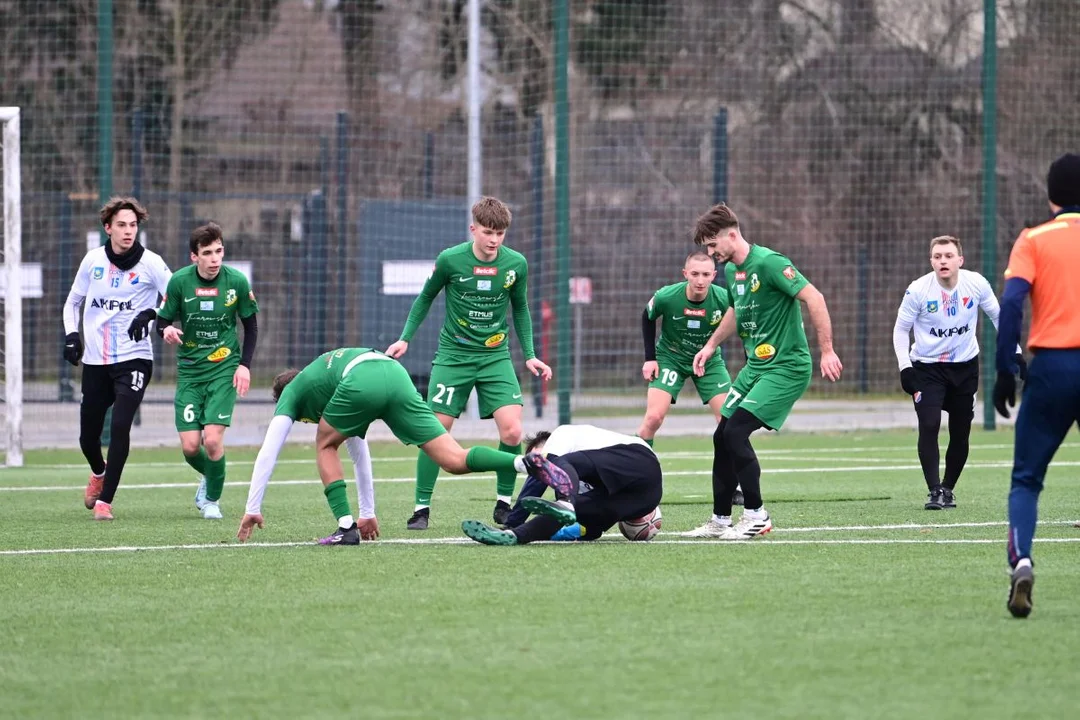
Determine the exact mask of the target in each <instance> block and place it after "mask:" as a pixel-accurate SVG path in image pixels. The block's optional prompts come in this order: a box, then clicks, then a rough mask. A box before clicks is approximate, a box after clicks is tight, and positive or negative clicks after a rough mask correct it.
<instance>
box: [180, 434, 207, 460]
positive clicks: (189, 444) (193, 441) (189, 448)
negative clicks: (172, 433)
mask: <svg viewBox="0 0 1080 720" xmlns="http://www.w3.org/2000/svg"><path fill="white" fill-rule="evenodd" d="M201 445H202V442H200V440H199V439H198V438H189V437H184V438H180V451H181V452H183V453H184V454H185V455H187V456H188V457H194V456H195V455H198V454H199V447H200V446H201Z"/></svg>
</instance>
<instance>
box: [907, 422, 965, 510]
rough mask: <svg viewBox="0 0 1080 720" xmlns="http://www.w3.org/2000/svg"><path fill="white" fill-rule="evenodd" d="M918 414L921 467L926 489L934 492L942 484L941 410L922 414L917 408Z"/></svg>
mask: <svg viewBox="0 0 1080 720" xmlns="http://www.w3.org/2000/svg"><path fill="white" fill-rule="evenodd" d="M916 412H917V413H918V416H919V443H918V448H919V465H921V466H922V473H923V480H925V481H926V488H927V489H928V490H933V489H934V488H935V487H937V486H938V485H940V484H941V475H940V473H941V470H940V464H941V451H940V450H939V449H938V433H939V431H940V430H941V409H940V408H937V409H935V408H928V409H927V410H926V411H923V412H920V411H919V409H918V408H916ZM950 442H951V439H950ZM965 455H966V453H965Z"/></svg>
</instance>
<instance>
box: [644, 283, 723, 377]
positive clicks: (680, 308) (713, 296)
mask: <svg viewBox="0 0 1080 720" xmlns="http://www.w3.org/2000/svg"><path fill="white" fill-rule="evenodd" d="M688 284H689V283H687V282H686V281H685V280H684V281H683V282H681V283H675V284H674V285H665V286H664V287H662V288H660V289H659V290H657V291H656V293H655V294H654V295H653V296H652V299H651V300H649V304H648V305H647V306H646V312H647V313H648V315H649V319H650V320H656V319H657V318H663V320H662V321H661V325H660V341H659V342H658V343H657V344H656V349H657V351H658V352H665V353H667V354H669V355H672V356H674V357H675V358H678V359H682V360H687V361H690V362H692V361H693V360H694V355H696V354H697V352H698V350H700V349H701V348H702V347H704V346H705V343H706V342H707V341H708V339H709V337H710V336H711V335H712V334H713V332H714V331H715V330H716V326H717V325H719V324H720V319H721V318H722V317H724V311H725V310H727V309H728V307H729V304H728V298H727V291H726V290H725V289H724V288H722V287H719V286H717V285H710V286H709V290H708V293H707V294H706V295H705V299H704V300H702V301H701V302H693V301H692V300H690V299H689V298H687V297H686V286H687V285H688ZM716 357H721V354H720V352H719V351H718V352H717V353H716Z"/></svg>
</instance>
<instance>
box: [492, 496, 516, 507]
mask: <svg viewBox="0 0 1080 720" xmlns="http://www.w3.org/2000/svg"><path fill="white" fill-rule="evenodd" d="M495 500H496V502H504V503H506V504H507V505H509V504H510V501H511V500H513V498H511V497H510V496H509V495H496V496H495Z"/></svg>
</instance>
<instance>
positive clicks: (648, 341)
mask: <svg viewBox="0 0 1080 720" xmlns="http://www.w3.org/2000/svg"><path fill="white" fill-rule="evenodd" d="M641 337H642V338H643V339H644V340H645V362H650V361H652V360H655V359H656V321H655V320H650V319H649V311H648V310H642V311H641Z"/></svg>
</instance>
